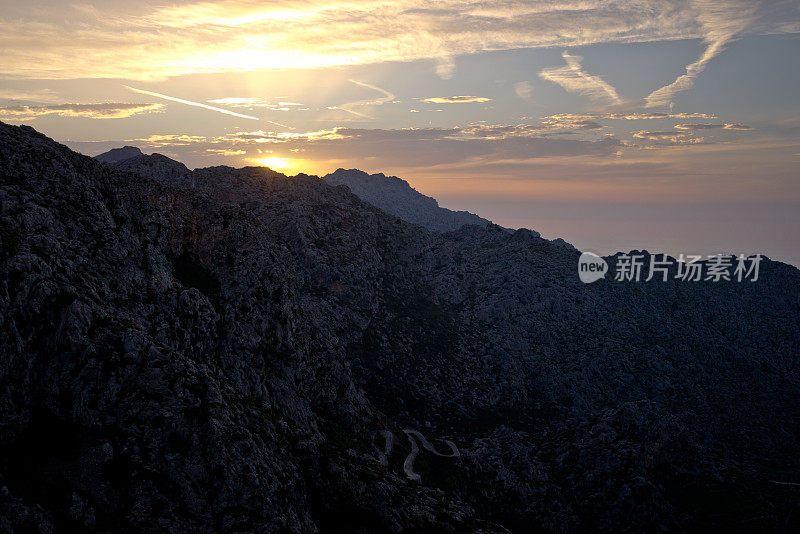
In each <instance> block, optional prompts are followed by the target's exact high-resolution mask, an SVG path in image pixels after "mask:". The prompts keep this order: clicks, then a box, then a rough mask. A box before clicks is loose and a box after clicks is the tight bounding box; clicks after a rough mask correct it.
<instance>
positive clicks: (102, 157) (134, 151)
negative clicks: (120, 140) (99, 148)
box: [94, 146, 142, 163]
mask: <svg viewBox="0 0 800 534" xmlns="http://www.w3.org/2000/svg"><path fill="white" fill-rule="evenodd" d="M141 155H142V151H141V150H139V149H138V148H137V147H135V146H124V147H122V148H112V149H111V150H109V151H108V152H103V153H102V154H98V155H97V156H95V157H94V159H96V160H97V161H99V162H100V163H119V162H120V161H125V160H126V159H130V158H133V157H136V156H141Z"/></svg>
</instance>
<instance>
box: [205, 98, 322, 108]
mask: <svg viewBox="0 0 800 534" xmlns="http://www.w3.org/2000/svg"><path fill="white" fill-rule="evenodd" d="M206 102H209V103H211V104H222V105H223V106H230V107H232V108H265V109H268V110H270V111H305V110H307V109H308V108H304V107H303V104H298V103H297V102H282V101H279V102H270V101H268V100H266V99H264V98H259V97H225V98H215V99H214V100H206Z"/></svg>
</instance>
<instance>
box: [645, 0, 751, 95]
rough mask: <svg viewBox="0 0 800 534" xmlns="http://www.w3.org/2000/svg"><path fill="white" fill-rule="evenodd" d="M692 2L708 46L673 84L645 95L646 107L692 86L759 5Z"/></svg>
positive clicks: (707, 0) (722, 0)
mask: <svg viewBox="0 0 800 534" xmlns="http://www.w3.org/2000/svg"><path fill="white" fill-rule="evenodd" d="M690 5H691V7H692V8H693V9H695V10H696V12H697V15H696V18H697V21H698V22H699V24H700V27H701V31H702V34H703V42H704V43H706V49H705V50H704V51H703V53H702V54H701V55H700V57H699V58H698V59H697V60H696V61H694V62H693V63H690V64H689V65H687V66H686V74H683V75H681V76H678V78H677V79H676V80H675V81H674V82H672V83H671V84H669V85H665V86H664V87H661V88H660V89H657V90H655V91H653V92H652V93H650V94H649V95H648V96H647V97H646V98H645V101H646V103H647V107H656V106H666V105H670V104H671V103H672V99H673V98H674V97H675V95H676V94H677V93H679V92H681V91H685V90H687V89H689V88H690V87H692V86H693V85H694V81H695V79H696V78H697V77H698V76H699V75H700V73H702V72H703V71H704V70H705V69H706V67H707V66H708V63H709V62H710V61H711V60H712V59H714V58H715V57H716V56H718V55H719V54H720V53H722V51H723V50H725V45H727V44H728V42H729V41H731V40H732V39H733V38H734V37H736V35H737V34H739V33H741V32H742V31H743V30H744V29H745V28H747V27H748V26H749V25H750V24H751V23H753V22H754V21H755V19H756V7H757V6H756V5H755V4H754V3H753V2H749V1H748V2H742V1H737V0H727V1H726V0H694V1H693V2H690Z"/></svg>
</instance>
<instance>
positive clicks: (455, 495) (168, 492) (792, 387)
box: [0, 124, 800, 532]
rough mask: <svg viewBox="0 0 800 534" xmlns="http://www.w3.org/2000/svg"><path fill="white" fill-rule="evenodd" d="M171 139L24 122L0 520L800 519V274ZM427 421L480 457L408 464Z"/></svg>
mask: <svg viewBox="0 0 800 534" xmlns="http://www.w3.org/2000/svg"><path fill="white" fill-rule="evenodd" d="M153 157H154V156H142V155H134V156H132V157H131V158H126V159H125V160H124V161H121V162H120V163H119V164H118V165H108V166H105V165H102V164H100V163H98V162H96V161H94V160H92V159H90V158H87V157H84V156H81V155H78V154H75V153H74V152H71V151H70V150H68V149H67V148H66V147H63V146H61V145H58V144H56V143H54V142H53V141H51V140H49V139H47V138H45V137H44V136H42V135H40V134H38V133H36V132H35V131H34V130H32V129H30V128H27V127H11V126H6V125H2V124H0V243H1V245H0V246H1V248H0V325H1V326H2V330H0V531H4V532H5V531H9V532H11V531H19V532H25V531H28V530H31V529H33V530H41V531H45V532H47V531H60V530H64V529H69V528H73V529H79V530H82V531H102V532H107V531H140V530H144V531H159V532H160V531H188V530H191V531H238V532H245V531H246V532H250V531H254V532H287V531H289V532H319V531H321V532H340V531H346V532H374V531H387V532H464V531H469V532H506V531H508V530H510V531H513V532H529V531H544V532H596V531H608V532H619V531H632V532H656V531H664V530H669V531H703V532H707V531H727V530H731V529H734V528H737V527H738V528H740V527H741V525H744V526H745V528H747V529H751V530H764V529H766V530H772V531H780V530H781V529H784V530H787V529H788V530H792V529H797V528H798V527H800V523H798V521H800V505H798V502H799V501H798V496H799V495H800V493H799V492H800V490H798V486H794V485H791V484H778V483H776V482H784V483H785V482H790V483H792V482H793V483H800V464H799V463H798V462H799V461H800V455H798V451H800V443H799V442H798V441H799V440H798V438H800V402H798V401H800V365H799V363H800V362H798V357H799V356H800V328H799V325H800V289H799V288H800V272H798V271H797V269H795V268H793V267H791V266H788V265H784V264H781V263H777V262H771V261H765V262H764V263H762V266H761V275H760V280H759V281H758V282H757V283H736V282H731V283H694V284H692V283H686V282H667V283H662V282H658V283H656V282H653V283H648V284H644V283H642V284H632V283H628V284H625V283H615V282H611V281H600V282H597V283H595V284H592V285H583V284H581V283H580V282H579V281H578V278H577V274H576V272H575V271H576V262H577V256H578V253H577V252H575V251H574V250H571V249H570V248H568V247H563V246H558V245H554V244H552V243H550V242H548V241H545V240H543V239H541V238H539V237H538V236H537V235H536V234H534V233H532V232H529V231H524V230H520V231H518V232H516V233H513V234H512V233H509V232H507V231H506V230H504V229H501V228H499V227H496V226H492V225H489V226H487V227H485V228H482V227H476V226H466V227H463V228H461V229H460V230H458V231H455V232H449V233H444V234H442V233H437V232H430V231H427V230H425V229H424V228H421V227H419V226H416V225H412V224H409V223H407V222H404V221H402V220H401V219H398V218H396V217H394V216H390V215H387V214H386V213H384V212H382V211H380V210H378V209H377V208H375V207H373V206H371V205H368V204H366V203H364V202H363V201H361V200H360V199H359V198H357V197H356V196H355V195H353V194H352V193H351V192H350V191H349V190H348V189H347V188H345V187H332V186H330V185H328V184H326V183H325V182H323V181H322V180H320V179H317V178H314V177H308V176H298V177H295V178H287V177H285V176H283V175H280V174H277V173H274V172H271V171H267V170H264V169H255V168H246V169H238V170H237V169H231V168H227V167H217V168H210V169H199V170H195V171H189V170H188V169H186V168H185V167H183V166H181V165H180V164H177V162H171V160H168V159H167V158H163V157H160V158H163V159H159V158H156V159H152V158H153ZM404 429H415V430H418V431H420V432H421V433H423V434H424V435H425V437H427V438H428V439H429V440H431V441H432V442H433V444H434V445H436V447H437V448H438V450H440V451H442V452H446V451H447V450H448V449H447V446H446V445H445V444H444V441H443V440H444V439H447V440H451V441H452V442H453V443H454V444H455V445H456V446H457V447H458V449H459V452H460V455H459V456H457V457H454V458H447V457H440V456H437V455H435V454H432V453H430V452H429V451H427V450H426V449H424V448H421V450H420V452H419V455H418V456H417V458H416V461H415V462H414V466H413V468H414V471H415V472H416V473H418V474H419V475H420V477H421V481H420V482H415V481H412V480H409V479H408V478H407V476H406V474H405V471H404V461H405V460H406V457H407V455H408V454H409V453H410V452H411V450H412V445H411V442H410V440H409V439H407V437H406V435H405V434H404V432H403V430H404ZM382 431H390V432H391V433H392V435H393V436H394V437H395V440H394V446H393V448H392V450H391V452H390V453H389V454H388V456H387V457H386V458H385V461H382V460H383V458H382V455H381V452H383V451H384V446H385V442H386V438H385V434H381V432H382Z"/></svg>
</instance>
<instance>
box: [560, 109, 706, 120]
mask: <svg viewBox="0 0 800 534" xmlns="http://www.w3.org/2000/svg"><path fill="white" fill-rule="evenodd" d="M716 118H717V117H716V116H715V115H713V114H710V113H661V112H653V111H650V112H630V113H627V112H619V113H617V112H608V113H560V114H558V115H550V116H549V117H547V119H551V120H578V119H593V120H599V119H609V120H626V121H639V120H657V119H716Z"/></svg>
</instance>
